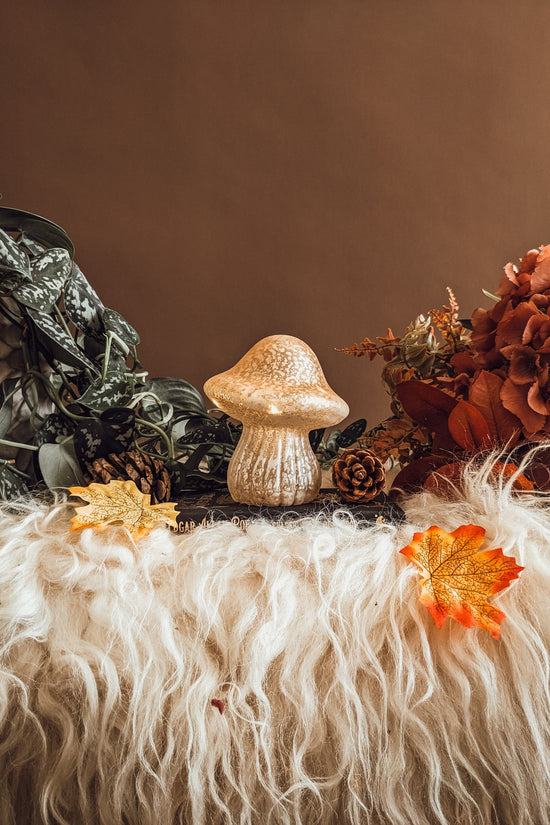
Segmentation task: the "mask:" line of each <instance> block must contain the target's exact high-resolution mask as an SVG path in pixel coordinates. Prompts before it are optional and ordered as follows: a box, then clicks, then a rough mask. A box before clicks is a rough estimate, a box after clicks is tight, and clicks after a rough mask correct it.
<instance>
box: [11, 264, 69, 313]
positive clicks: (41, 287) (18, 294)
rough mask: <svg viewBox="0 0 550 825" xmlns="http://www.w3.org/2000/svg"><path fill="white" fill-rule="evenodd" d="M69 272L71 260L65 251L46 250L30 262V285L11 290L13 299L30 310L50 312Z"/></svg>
mask: <svg viewBox="0 0 550 825" xmlns="http://www.w3.org/2000/svg"><path fill="white" fill-rule="evenodd" d="M70 271H71V258H70V255H69V253H68V252H67V250H66V249H48V250H46V252H42V254H41V255H37V256H36V257H35V258H33V259H32V261H31V276H32V281H33V282H32V283H30V284H27V283H26V284H22V285H21V286H18V287H16V288H15V289H14V290H13V293H12V295H13V297H14V298H15V299H16V300H17V301H19V303H21V304H24V305H25V306H27V307H32V309H38V310H42V312H50V311H51V309H52V307H53V305H54V304H55V303H56V302H57V301H58V300H59V298H60V296H61V290H62V289H63V286H64V284H65V281H66V280H67V278H68V277H69V272H70Z"/></svg>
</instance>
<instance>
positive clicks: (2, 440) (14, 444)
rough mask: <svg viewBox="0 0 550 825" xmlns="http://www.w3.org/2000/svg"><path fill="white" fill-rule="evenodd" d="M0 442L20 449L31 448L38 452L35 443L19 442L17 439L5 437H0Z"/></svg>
mask: <svg viewBox="0 0 550 825" xmlns="http://www.w3.org/2000/svg"><path fill="white" fill-rule="evenodd" d="M0 444H3V445H4V446H5V447H18V448H19V449H20V450H32V452H38V449H39V448H38V447H37V446H36V445H35V444H21V443H20V442H19V441H8V440H7V438H0Z"/></svg>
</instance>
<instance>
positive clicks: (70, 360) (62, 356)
mask: <svg viewBox="0 0 550 825" xmlns="http://www.w3.org/2000/svg"><path fill="white" fill-rule="evenodd" d="M27 311H28V314H29V316H30V318H32V320H33V321H34V323H35V326H36V328H37V332H38V338H39V339H40V342H41V344H42V346H43V347H44V348H45V349H46V350H47V351H48V352H49V353H50V354H51V355H52V356H53V357H54V358H56V359H57V360H58V361H61V363H62V364H67V366H69V367H75V368H76V369H78V370H82V369H89V370H90V371H91V372H92V373H94V374H95V375H98V374H99V369H98V367H97V364H94V363H93V362H92V361H90V359H89V358H88V357H87V356H86V355H85V354H84V352H82V350H81V349H80V348H79V347H78V346H77V345H76V344H75V342H74V341H73V339H72V338H71V336H70V335H68V334H67V333H66V332H65V330H64V329H63V327H62V326H61V325H60V324H58V323H57V321H56V320H55V319H54V318H52V316H51V315H48V314H47V313H45V312H40V311H39V310H36V309H31V308H29V309H28V310H27Z"/></svg>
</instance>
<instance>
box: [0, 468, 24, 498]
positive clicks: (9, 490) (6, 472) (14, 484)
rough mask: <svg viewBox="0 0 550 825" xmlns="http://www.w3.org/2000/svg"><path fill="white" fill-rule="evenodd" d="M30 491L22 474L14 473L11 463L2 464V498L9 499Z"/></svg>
mask: <svg viewBox="0 0 550 825" xmlns="http://www.w3.org/2000/svg"><path fill="white" fill-rule="evenodd" d="M28 492H29V488H28V487H27V485H26V484H25V482H24V481H23V479H22V478H21V476H20V475H18V474H17V473H14V472H13V470H12V469H11V465H10V464H1V465H0V498H2V499H4V500H6V501H8V500H10V499H14V498H19V496H24V495H25V494H26V493H28Z"/></svg>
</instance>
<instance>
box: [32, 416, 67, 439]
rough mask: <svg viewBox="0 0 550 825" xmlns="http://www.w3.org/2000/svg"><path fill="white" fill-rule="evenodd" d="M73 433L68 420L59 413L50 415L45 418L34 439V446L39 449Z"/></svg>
mask: <svg viewBox="0 0 550 825" xmlns="http://www.w3.org/2000/svg"><path fill="white" fill-rule="evenodd" d="M73 432H74V424H73V422H72V420H71V419H70V418H66V417H65V416H64V415H60V414H59V413H51V414H50V415H47V416H46V418H45V419H44V421H43V422H42V426H41V427H40V429H39V430H37V432H36V434H35V437H34V438H35V442H36V444H37V445H38V446H39V447H41V446H42V444H54V443H55V442H56V441H60V440H61V439H63V438H65V437H66V436H68V435H71V434H72V433H73Z"/></svg>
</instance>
